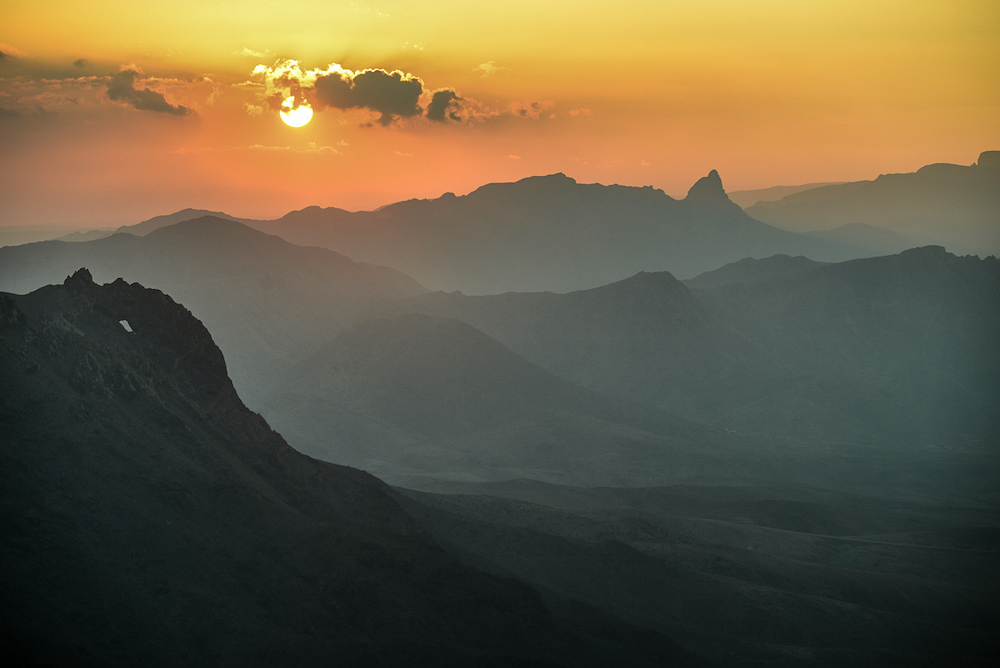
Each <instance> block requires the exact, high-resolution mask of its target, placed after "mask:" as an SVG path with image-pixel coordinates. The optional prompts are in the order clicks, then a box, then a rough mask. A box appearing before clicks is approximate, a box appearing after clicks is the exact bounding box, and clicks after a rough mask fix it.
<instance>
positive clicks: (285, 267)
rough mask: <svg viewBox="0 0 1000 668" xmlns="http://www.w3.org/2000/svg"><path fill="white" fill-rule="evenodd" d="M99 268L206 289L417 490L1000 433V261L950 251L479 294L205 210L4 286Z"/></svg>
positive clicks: (41, 264)
mask: <svg viewBox="0 0 1000 668" xmlns="http://www.w3.org/2000/svg"><path fill="white" fill-rule="evenodd" d="M87 265H89V266H91V267H93V269H92V272H93V273H94V275H96V276H98V277H99V278H100V280H113V279H114V278H117V277H119V276H122V277H124V278H126V279H127V280H130V281H140V280H141V281H146V282H148V283H150V284H151V285H154V286H156V287H157V288H160V289H164V290H168V291H170V292H171V294H176V295H183V296H184V299H185V301H186V303H187V304H189V305H190V308H191V309H192V312H193V313H194V314H195V315H196V316H198V317H201V318H203V319H204V321H205V322H206V324H207V325H208V326H209V327H210V328H211V331H212V332H213V336H214V337H216V340H217V341H218V342H219V345H220V347H221V348H222V349H223V351H224V352H225V354H226V355H227V360H229V369H230V373H231V375H232V376H233V378H234V382H235V383H236V386H237V388H238V390H239V391H240V393H241V396H242V397H245V401H247V402H248V404H249V405H251V406H253V407H254V408H255V409H257V410H260V411H262V412H263V413H264V414H265V415H266V416H267V418H268V419H269V420H271V421H273V423H274V424H276V425H277V426H278V427H279V428H280V429H281V431H282V433H284V434H285V435H286V436H287V437H288V438H289V439H290V440H291V441H292V443H293V444H294V445H295V446H296V447H299V448H302V449H303V450H305V451H306V452H307V453H308V454H311V455H313V456H317V457H320V458H324V459H328V460H331V461H337V462H344V463H350V464H353V465H356V466H363V467H365V468H367V469H369V470H372V471H376V472H378V474H379V475H381V476H383V477H386V478H388V479H391V480H395V481H400V480H404V479H405V477H406V476H422V475H434V476H436V477H440V476H445V477H448V476H450V477H452V478H454V479H463V477H464V476H472V477H473V478H474V479H482V480H493V479H497V477H501V478H502V477H504V476H513V477H535V478H538V479H544V480H548V481H552V482H566V483H571V484H620V483H622V481H625V480H631V481H633V482H635V481H637V480H644V481H645V484H657V483H662V482H664V481H666V480H676V479H678V476H681V478H682V479H683V477H684V476H685V475H687V476H690V475H695V472H698V471H702V472H704V471H706V470H707V469H706V468H704V467H703V466H702V465H701V464H698V463H696V460H697V457H696V456H695V453H697V452H698V448H701V452H702V454H704V455H705V456H707V457H709V459H711V460H712V461H713V466H716V467H721V468H717V470H716V473H715V474H713V475H716V476H723V477H724V478H726V479H731V478H732V477H733V476H734V475H735V476H736V477H739V475H744V474H745V475H749V473H748V472H749V471H750V470H751V469H752V470H755V471H757V470H758V467H759V463H758V464H754V463H747V462H748V461H749V460H743V461H744V463H743V464H740V465H739V466H735V465H732V466H730V464H725V465H724V464H722V463H721V462H723V461H725V460H726V458H725V457H722V456H721V455H720V454H719V453H721V452H723V451H725V450H726V448H728V449H729V451H731V452H737V451H739V452H753V451H754V447H755V446H754V445H753V443H755V442H758V441H759V439H779V441H783V439H797V440H799V441H801V440H802V439H806V440H808V441H810V442H816V443H820V442H827V443H836V444H844V443H851V444H882V446H884V447H888V445H887V444H890V443H892V444H900V443H913V444H920V447H925V446H927V447H929V446H930V445H932V444H934V443H948V444H970V443H971V444H982V443H986V442H988V441H989V439H990V435H991V434H992V433H995V430H996V429H997V428H998V427H1000V415H998V410H1000V409H998V408H997V406H1000V396H998V388H1000V381H998V378H1000V361H998V354H997V351H996V349H995V346H993V345H992V343H991V342H993V341H995V340H997V338H998V337H1000V323H998V316H997V311H996V309H995V308H994V306H995V304H996V303H998V301H1000V287H998V286H1000V278H998V275H1000V270H998V267H997V265H998V263H997V260H996V259H994V258H987V259H982V260H981V259H978V258H975V257H965V258H959V257H956V256H954V255H951V254H949V253H947V252H946V251H945V250H944V249H941V248H939V247H928V248H922V249H914V250H911V251H907V252H905V253H902V254H899V255H894V256H886V257H879V258H870V259H862V260H853V261H849V262H843V263H832V264H831V263H827V264H824V263H820V262H816V261H814V260H810V259H806V258H804V257H791V256H775V257H771V258H766V259H761V260H754V259H744V260H741V261H740V262H737V263H734V264H733V265H729V266H726V267H723V268H720V269H717V270H714V271H712V272H709V273H706V274H704V275H702V276H699V277H696V278H694V279H691V281H690V282H689V283H688V284H685V283H683V282H681V281H678V280H677V279H675V278H674V277H673V276H672V275H671V274H669V273H667V272H644V273H639V274H636V275H635V276H633V277H631V278H628V279H625V280H622V281H618V282H615V283H611V284H608V285H605V286H602V287H599V288H593V289H590V290H581V291H574V292H569V293H564V294H557V293H551V292H537V293H505V294H500V295H492V296H467V295H463V294H461V293H445V292H427V291H426V290H425V289H424V288H423V287H421V286H420V285H419V284H417V283H416V282H415V281H414V280H413V279H410V278H409V277H407V276H405V275H404V274H402V273H400V272H398V271H395V270H392V269H387V268H385V267H376V266H373V265H367V264H364V263H356V262H353V261H352V260H349V259H347V258H345V257H343V256H340V255H338V254H336V253H333V252H332V251H329V250H326V249H320V248H306V247H299V246H295V245H293V244H290V243H288V242H286V241H284V240H282V239H280V238H277V237H275V236H271V235H266V234H264V233H261V232H259V231H256V230H253V229H250V228H248V227H246V226H245V225H242V224H241V223H238V222H235V221H229V220H222V219H218V218H213V217H206V218H201V219H195V220H190V221H185V222H182V223H176V224H174V225H169V226H166V227H162V228H159V229H157V230H155V231H153V232H151V233H149V234H147V235H146V236H143V237H135V236H133V235H130V234H117V235H114V236H112V237H108V238H106V239H101V240H97V241H92V242H83V243H66V242H44V243H38V244H28V245H25V246H19V247H7V248H3V249H0V289H4V290H10V291H26V290H27V289H33V288H36V287H39V286H40V285H44V284H46V283H53V282H56V281H58V280H60V279H59V278H58V277H59V276H60V275H62V276H65V275H66V274H67V273H69V272H70V271H73V269H72V268H71V267H73V266H87ZM67 267H70V269H67ZM407 314H419V315H422V316H427V317H425V318H419V317H416V316H415V315H410V316H407ZM472 369H478V370H479V372H478V373H472V372H471V370H472ZM736 440H739V443H735V441H736ZM568 444H574V445H573V446H572V448H570V449H569V450H567V447H568ZM837 447H838V448H841V447H844V446H843V445H837ZM894 447H895V446H894ZM963 447H964V445H963ZM546 453H547V454H546ZM738 459H740V458H739V457H736V456H735V455H734V456H733V457H730V458H729V460H730V463H731V462H735V461H736V460H738ZM668 460H669V461H673V462H675V464H676V463H678V462H683V464H680V465H670V466H668V465H667V462H668ZM444 462H448V463H447V465H445V464H444ZM609 462H614V464H612V463H609ZM654 464H655V465H654ZM734 467H735V468H734ZM747 467H749V468H747ZM741 470H742V471H743V473H742V474H740V473H739V471H741ZM831 470H838V469H837V467H833V468H832V469H831ZM685 472H686V473H685ZM799 473H801V474H803V475H805V476H806V478H807V479H809V480H814V478H813V477H812V474H807V473H806V472H805V471H801V470H800V471H799ZM753 476H756V473H755V474H753Z"/></svg>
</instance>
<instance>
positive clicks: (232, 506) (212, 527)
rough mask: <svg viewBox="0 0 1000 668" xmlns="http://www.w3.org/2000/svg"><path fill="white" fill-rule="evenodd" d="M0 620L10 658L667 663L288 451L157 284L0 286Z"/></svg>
mask: <svg viewBox="0 0 1000 668" xmlns="http://www.w3.org/2000/svg"><path fill="white" fill-rule="evenodd" d="M0 354H2V364H0V419H2V423H3V430H4V439H3V448H2V451H0V457H2V460H0V476H2V484H0V495H2V500H0V517H2V520H0V521H2V526H3V533H2V538H0V562H2V563H0V573H2V575H0V578H2V589H0V591H2V595H3V605H2V606H0V633H2V637H3V646H4V653H5V655H6V656H7V658H8V659H14V660H15V661H17V662H18V663H24V662H34V663H39V664H61V665H140V664H141V665H208V664H211V665H218V664H223V665H449V666H458V665H497V666H500V665H503V666H507V665H581V664H586V665H610V664H612V663H619V662H624V663H625V664H628V665H670V664H671V663H677V662H684V661H686V660H687V657H688V655H686V654H685V653H684V652H683V651H681V650H679V649H678V648H677V647H676V646H675V645H672V644H671V643H670V642H669V641H666V640H665V639H664V638H663V637H662V636H660V635H658V634H657V633H655V632H650V631H643V630H639V629H637V628H636V627H630V626H626V625H624V624H621V623H618V622H615V621H613V620H612V619H611V618H609V617H607V616H603V615H601V614H599V613H597V612H594V611H592V609H590V608H586V607H584V606H580V605H575V604H572V605H571V604H566V603H559V600H560V599H557V598H553V597H551V596H549V597H548V598H547V599H546V600H543V598H541V597H540V596H539V594H538V593H536V592H535V591H534V590H532V589H530V588H529V587H527V586H525V585H522V584H519V583H517V582H515V581H513V580H511V579H509V578H503V577H497V576H494V575H488V574H486V573H484V572H481V571H477V570H475V569H474V568H471V567H469V566H467V565H465V564H464V563H463V562H462V561H461V560H460V559H459V558H457V557H456V556H455V555H454V554H452V553H451V552H450V551H449V550H448V549H446V548H445V547H443V546H442V544H440V543H439V542H438V541H437V539H435V538H434V537H433V536H432V534H430V533H429V532H428V531H427V530H426V529H425V528H424V527H423V526H422V525H421V524H420V523H419V522H418V521H416V520H415V519H413V518H412V517H411V516H410V515H408V514H407V513H406V512H404V511H403V510H402V509H401V508H400V506H399V504H398V501H397V497H396V495H395V494H394V492H392V490H390V489H389V488H388V487H386V486H385V485H384V484H382V483H380V482H379V481H378V480H376V479H374V478H372V477H370V476H368V475H367V474H364V473H362V472H360V471H357V470H353V469H347V468H343V467H339V466H334V465H332V464H326V463H322V462H318V461H315V460H312V459H310V458H308V457H305V456H304V455H301V454H299V453H297V452H296V451H294V450H292V449H291V448H290V447H288V445H287V444H286V443H285V441H284V440H283V439H282V438H281V437H280V436H279V435H278V434H276V433H275V432H273V431H272V430H271V429H270V428H269V427H268V425H267V423H266V422H264V420H263V419H262V418H261V417H260V416H258V415H256V414H253V413H251V412H249V411H248V410H247V409H246V408H245V407H244V406H243V404H242V403H241V402H240V400H239V398H238V396H237V394H236V392H235V390H234V388H233V386H232V383H231V382H230V381H229V379H228V378H227V376H226V366H225V361H224V359H223V357H222V353H221V352H220V351H219V349H218V348H216V347H215V345H214V343H213V341H212V338H211V336H210V335H209V333H208V331H207V330H206V329H205V328H204V327H203V326H202V325H201V323H200V322H198V321H197V320H196V319H195V318H194V317H193V316H192V315H191V314H190V313H189V312H188V311H187V310H186V309H184V308H183V307H180V306H178V305H177V304H176V303H174V302H173V301H172V300H171V299H170V298H168V297H166V296H165V295H163V294H162V293H160V292H158V291H155V290H149V289H145V288H143V287H141V286H139V285H137V284H128V283H126V282H124V281H116V282H115V283H113V284H110V285H105V286H98V285H96V284H94V283H93V282H92V280H91V278H90V275H89V273H87V272H86V271H84V270H81V271H79V272H77V273H76V274H74V275H73V277H71V278H70V279H67V280H66V282H65V284H64V285H60V286H50V287H47V288H43V289H41V290H39V291H37V292H34V293H32V294H30V295H27V296H14V295H7V294H3V295H0Z"/></svg>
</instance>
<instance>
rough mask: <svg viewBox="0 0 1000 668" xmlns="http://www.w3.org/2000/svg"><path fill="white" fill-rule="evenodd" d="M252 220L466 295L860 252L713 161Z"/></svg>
mask: <svg viewBox="0 0 1000 668" xmlns="http://www.w3.org/2000/svg"><path fill="white" fill-rule="evenodd" d="M253 225H254V226H255V227H257V228H258V229H261V230H264V231H266V232H269V233H272V234H277V235H279V236H281V237H283V238H285V239H288V240H290V241H293V242H295V243H300V244H307V245H316V246H323V247H326V248H331V249H334V250H336V251H337V252H340V253H344V254H345V255H347V256H348V257H352V258H354V259H357V260H363V261H367V262H375V263H378V264H385V265H388V266H391V267H396V268H397V269H400V270H402V271H404V272H406V273H407V274H409V275H411V276H413V277H414V278H416V279H417V280H418V281H420V282H421V283H422V284H423V285H426V286H428V287H430V288H436V289H443V290H461V291H463V292H465V293H468V294H493V293H500V292H509V291H520V292H524V291H539V290H549V291H554V292H565V291H569V290H579V289H583V288H591V287H598V286H600V285H604V284H607V283H610V282H613V281H616V280H621V279H623V278H626V277H628V276H631V275H632V274H634V273H636V272H637V271H661V270H668V271H670V272H672V273H674V274H675V275H678V276H682V277H691V276H694V275H696V274H699V273H701V272H704V271H708V270H710V269H715V268H717V267H719V266H721V265H723V264H725V263H727V262H734V261H736V260H739V259H742V258H744V257H747V256H754V257H766V256H769V255H774V254H775V253H787V254H793V255H808V256H810V257H813V258H815V259H819V260H843V259H847V258H852V257H858V256H862V255H865V254H867V251H866V250H864V249H862V248H858V247H856V246H853V245H851V244H845V243H843V242H841V241H831V240H826V239H820V238H814V237H808V236H803V235H799V234H795V233H790V232H786V231H784V230H779V229H777V228H774V227H771V226H770V225H766V224H763V223H760V222H759V221H756V220H754V219H752V218H751V217H749V216H747V215H746V214H745V213H744V212H743V211H742V210H741V209H740V208H739V207H738V206H737V205H735V204H733V203H732V202H731V201H730V200H729V198H728V197H727V196H726V193H725V191H724V190H723V187H722V181H721V179H720V178H719V175H718V173H716V172H715V171H713V172H712V173H711V174H709V175H708V176H706V177H704V178H703V179H701V180H699V181H698V182H697V183H696V184H695V185H694V186H692V188H691V190H690V192H689V193H688V196H687V197H686V198H685V199H683V200H675V199H673V198H671V197H669V196H668V195H666V194H665V193H663V192H662V191H660V190H654V189H653V188H648V187H647V188H632V187H624V186H603V185H599V184H580V183H577V182H576V181H574V180H573V179H571V178H569V177H567V176H565V175H563V174H554V175H551V176H541V177H532V178H527V179H523V180H521V181H518V182H516V183H494V184H490V185H486V186H483V187H481V188H479V189H477V190H475V191H474V192H472V193H470V194H468V195H465V196H462V197H456V196H455V195H452V194H446V195H444V196H442V197H440V198H438V199H434V200H411V201H408V202H399V203H397V204H392V205H389V206H386V207H383V208H381V209H378V210H377V211H370V212H358V213H351V212H347V211H343V210H341V209H320V208H317V207H311V208H308V209H303V210H302V211H294V212H292V213H289V214H287V215H286V216H284V217H283V218H280V219H278V220H275V221H268V222H259V223H253Z"/></svg>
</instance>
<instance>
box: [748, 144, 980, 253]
mask: <svg viewBox="0 0 1000 668" xmlns="http://www.w3.org/2000/svg"><path fill="white" fill-rule="evenodd" d="M997 155H1000V151H986V152H984V153H982V154H981V155H980V157H979V160H978V162H977V163H976V164H974V165H972V166H965V165H951V164H934V165H927V166H925V167H922V168H920V169H919V170H917V171H916V172H913V173H909V174H883V175H881V176H879V177H878V178H877V179H875V180H873V181H855V182H851V183H842V184H837V185H829V186H823V187H819V188H811V189H809V190H806V191H804V192H799V193H795V194H791V195H788V196H787V197H784V198H782V199H779V200H777V201H773V202H758V203H757V204H755V205H753V206H750V207H748V208H747V209H746V211H747V213H748V214H750V215H751V216H753V217H754V218H756V219H757V220H762V221H764V222H766V223H770V224H772V225H777V226H778V227H781V228H785V229H789V230H796V231H810V230H820V229H830V228H839V227H841V226H843V225H849V224H855V223H865V224H867V225H871V226H875V227H878V228H884V229H885V230H889V231H891V232H895V233H897V234H900V235H903V236H904V237H906V238H907V239H913V240H915V241H916V242H917V243H918V244H921V245H922V244H936V245H943V246H946V247H947V248H948V250H950V251H951V252H954V253H974V254H978V255H995V254H998V253H1000V213H998V212H1000V164H998V163H1000V160H998V159H997V157H996V156H997ZM841 238H843V237H841ZM805 254H806V255H808V253H805ZM810 257H814V259H823V258H820V257H818V256H810Z"/></svg>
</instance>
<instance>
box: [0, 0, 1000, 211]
mask: <svg viewBox="0 0 1000 668" xmlns="http://www.w3.org/2000/svg"><path fill="white" fill-rule="evenodd" d="M0 52H2V55H0V158H2V161H0V225H26V224H34V223H39V224H49V225H52V224H68V225H75V224H80V225H83V226H95V225H98V224H107V225H111V224H121V223H132V222H138V221H139V220H142V219H145V218H149V217H151V216H154V215H158V214H163V213H170V212H172V211H175V210H178V209H181V208H184V207H197V208H207V209H213V210H223V211H225V212H227V213H230V214H233V215H239V216H251V217H252V216H259V217H272V216H275V215H279V214H282V213H285V212H287V211H288V210H291V209H297V208H302V207H305V206H308V205H313V204H316V205H320V206H339V207H343V208H347V209H362V208H363V209H369V208H374V207H377V206H380V205H383V204H387V203H390V202H392V201H396V200H400V199H407V198H411V197H437V196H439V195H441V194H442V193H443V192H446V191H454V192H456V193H458V194H463V193H465V192H468V191H470V190H472V189H474V188H475V187H477V186H479V185H482V184H484V183H488V182H492V181H509V180H515V179H518V178H521V177H524V176H529V175H536V174H547V173H553V172H564V173H566V174H568V175H570V176H572V177H574V178H576V179H577V180H578V181H581V182H601V183H622V184H627V185H653V186H655V187H658V188H662V189H664V190H666V191H667V192H668V193H669V194H671V195H674V196H681V195H683V194H684V193H685V192H686V190H687V188H688V187H689V186H690V185H691V184H692V183H693V182H694V181H695V180H696V179H697V178H698V177H700V176H703V175H705V174H706V173H707V172H708V171H709V170H711V169H718V170H719V172H720V174H721V175H722V178H723V181H724V183H725V185H726V187H727V189H729V190H739V189H747V188H759V187H766V186H770V185H779V184H798V183H806V182H813V181H830V180H855V179H866V178H874V177H875V176H877V175H878V174H879V173H881V172H901V171H913V170H915V169H917V168H918V167H920V166H922V165H924V164H927V163H931V162H955V163H959V164H970V163H972V162H974V161H975V160H976V158H977V157H978V155H979V152H980V151H983V150H987V149H1000V85H998V83H997V82H998V81H1000V3H998V2H996V0H955V1H947V0H935V1H928V0H829V1H826V0H787V1H785V0H757V1H753V2H750V1H747V2H737V1H734V0H729V1H724V0H702V1H699V2H690V1H688V0H683V1H680V0H677V1H674V0H659V1H639V0H621V1H619V2H606V1H603V0H602V1H601V2H597V1H596V0H573V1H572V2H562V1H553V2H544V1H540V0H507V1H506V2H502V3H501V2H495V3H476V2H469V1H468V0H424V1H422V2H410V1H401V0H386V1H378V0H373V1H372V2H361V1H356V2H337V1H335V0H322V1H318V2H306V1H302V0H283V1H282V2H257V1H252V0H244V1H242V2H218V1H207V0H172V1H171V2H143V3H136V2H134V0H130V1H128V2H126V1H125V0H97V1H94V2H79V0H74V1H73V2H70V1H63V0H3V2H2V4H0ZM289 96H291V97H294V98H295V101H294V103H293V104H298V103H305V104H308V105H310V106H311V108H312V109H313V110H314V116H313V119H312V121H311V122H310V123H308V124H307V125H305V126H304V127H302V128H292V127H289V126H288V125H285V124H284V123H283V122H282V121H281V119H280V117H279V114H278V108H279V106H280V104H281V102H282V100H284V99H285V98H287V97H289Z"/></svg>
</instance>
